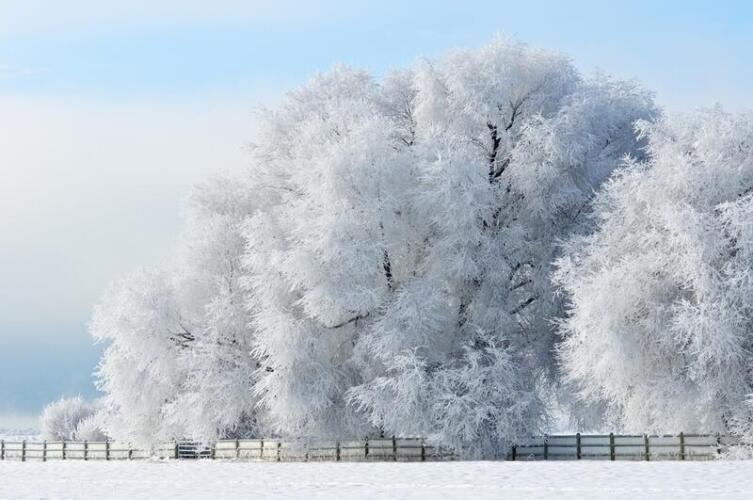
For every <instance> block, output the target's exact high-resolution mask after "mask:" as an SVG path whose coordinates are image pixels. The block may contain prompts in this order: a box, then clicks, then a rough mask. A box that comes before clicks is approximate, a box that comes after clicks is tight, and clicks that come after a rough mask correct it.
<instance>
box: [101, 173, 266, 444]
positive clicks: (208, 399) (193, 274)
mask: <svg viewBox="0 0 753 500" xmlns="http://www.w3.org/2000/svg"><path fill="white" fill-rule="evenodd" d="M251 194H252V191H250V190H249V189H247V188H246V187H245V185H244V183H243V182H242V180H241V179H236V178H232V177H229V176H223V177H218V178H215V179H213V180H212V181H210V182H207V183H206V184H203V185H200V186H197V188H196V190H195V193H194V195H193V197H192V198H191V200H190V203H189V206H188V217H187V219H188V227H187V229H186V231H185V234H184V236H183V238H182V240H181V244H180V246H179V248H180V251H179V252H178V254H177V256H176V258H175V259H174V260H173V262H171V263H170V265H168V266H165V267H164V268H162V269H153V270H141V271H138V272H136V273H134V274H132V275H131V276H128V277H127V278H124V279H122V280H120V281H118V282H116V283H114V284H113V285H112V286H111V287H110V289H109V290H108V292H107V293H106V294H105V296H104V298H103V300H102V303H101V304H100V305H99V306H97V308H96V309H95V314H94V318H93V320H92V323H91V332H92V334H93V335H94V337H95V338H96V339H98V340H104V341H108V342H109V343H110V345H109V346H108V348H107V350H106V351H105V354H104V356H103V358H102V361H101V362H100V366H99V369H98V372H97V375H98V381H99V385H100V389H101V390H102V391H103V392H105V397H104V402H105V410H106V411H105V412H104V416H103V421H104V425H105V428H106V430H107V432H108V434H109V435H112V436H113V437H116V438H118V439H128V440H132V441H136V442H145V443H150V442H154V441H156V440H162V439H172V438H175V437H192V438H197V439H202V440H209V439H216V438H218V437H226V436H235V435H249V434H253V433H254V432H255V431H256V428H257V425H258V421H257V418H256V414H255V402H256V399H255V397H254V395H253V393H252V389H253V381H252V374H253V372H254V371H255V370H256V368H257V366H256V360H255V359H254V358H253V356H252V355H251V341H252V339H253V330H252V329H251V328H250V326H249V324H250V318H249V313H248V311H247V310H246V305H245V303H246V302H247V299H246V298H245V292H244V291H243V289H242V287H241V286H240V280H241V277H242V276H241V273H240V257H241V254H242V252H243V250H244V248H245V244H244V243H245V242H244V240H243V238H242V236H241V224H242V222H243V220H244V219H245V217H247V216H248V215H249V214H250V213H251V210H252V206H251V205H250V201H249V200H250V196H251Z"/></svg>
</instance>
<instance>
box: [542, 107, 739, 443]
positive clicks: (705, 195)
mask: <svg viewBox="0 0 753 500" xmlns="http://www.w3.org/2000/svg"><path fill="white" fill-rule="evenodd" d="M640 131H641V134H642V135H643V136H645V137H647V138H648V141H649V147H648V153H649V157H650V158H649V159H648V160H646V161H643V162H635V161H629V162H628V164H627V167H626V168H625V169H624V170H622V171H621V173H620V174H619V175H618V176H616V177H615V178H614V179H613V180H611V181H609V182H608V183H607V185H606V186H605V187H604V188H603V189H602V191H601V192H600V193H599V194H598V196H597V198H596V200H595V202H594V210H593V220H594V222H595V224H596V225H597V226H598V229H597V231H596V232H595V233H593V234H592V235H588V236H581V237H577V238H574V239H573V240H572V241H570V242H569V243H568V244H567V246H566V255H565V256H564V257H563V258H562V259H560V260H559V262H558V271H557V273H556V281H557V283H559V285H560V286H562V288H563V289H564V291H565V292H566V296H567V299H568V303H569V306H568V316H567V319H566V320H565V321H563V322H562V325H561V326H562V332H563V334H564V343H563V345H562V347H561V359H562V362H563V366H564V369H565V371H566V373H567V375H568V377H569V379H570V380H571V381H572V382H573V383H575V384H577V386H578V387H579V388H580V389H581V393H582V396H583V397H584V398H585V399H587V400H596V401H603V402H605V404H606V405H607V407H608V409H609V414H610V415H611V417H612V418H613V419H614V421H616V422H618V423H619V424H620V425H621V426H622V427H623V428H624V429H626V430H633V431H638V432H646V431H650V430H656V431H669V432H677V431H681V430H684V431H686V432H687V431H703V432H709V431H722V430H728V429H729V428H730V427H731V426H732V425H733V424H735V423H737V424H738V425H742V426H743V427H746V426H747V427H748V429H750V428H751V427H753V426H752V425H751V421H753V420H751V419H750V413H749V411H748V409H747V407H746V405H745V400H746V399H747V398H748V397H749V395H750V394H751V393H752V392H753V378H751V369H750V368H751V366H753V358H752V354H751V353H753V351H752V350H751V347H753V334H751V332H752V331H753V274H752V273H751V269H752V267H751V264H752V263H753V114H751V113H748V114H742V115H730V114H727V113H724V112H723V111H722V110H720V109H719V108H714V109H703V110H700V111H697V112H694V113H691V114H687V115H678V116H674V117H672V118H671V119H664V120H661V121H659V122H658V123H655V124H650V123H643V124H642V125H641V126H640Z"/></svg>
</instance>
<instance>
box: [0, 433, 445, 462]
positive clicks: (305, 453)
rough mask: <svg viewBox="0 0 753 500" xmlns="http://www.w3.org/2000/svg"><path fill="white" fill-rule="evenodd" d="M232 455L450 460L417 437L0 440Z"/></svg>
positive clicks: (84, 450)
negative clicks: (141, 443)
mask: <svg viewBox="0 0 753 500" xmlns="http://www.w3.org/2000/svg"><path fill="white" fill-rule="evenodd" d="M147 458H163V459H194V458H209V459H234V460H249V461H261V462H314V461H338V462H339V461H342V462H359V461H361V462H363V461H375V462H383V461H396V462H420V461H437V460H451V459H452V458H453V457H452V455H451V454H450V453H449V452H447V451H446V450H443V449H441V448H439V447H435V446H432V445H429V444H427V443H426V442H425V441H424V440H423V439H419V438H406V439H401V438H368V439H353V440H344V441H311V440H308V441H303V440H299V441H282V440H278V439H241V440H222V441H217V442H215V443H212V444H211V445H209V446H204V445H201V444H200V443H195V442H188V441H179V442H172V443H164V444H161V445H159V446H156V447H154V448H150V449H146V448H139V447H133V446H131V445H130V444H128V443H123V442H118V441H97V442H94V441H91V442H88V441H55V442H52V441H49V442H48V441H0V460H20V461H27V460H40V461H47V460H138V459H147Z"/></svg>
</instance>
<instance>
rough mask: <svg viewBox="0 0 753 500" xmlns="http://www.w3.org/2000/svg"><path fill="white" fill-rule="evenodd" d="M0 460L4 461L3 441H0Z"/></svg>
mask: <svg viewBox="0 0 753 500" xmlns="http://www.w3.org/2000/svg"><path fill="white" fill-rule="evenodd" d="M0 460H5V440H4V439H0Z"/></svg>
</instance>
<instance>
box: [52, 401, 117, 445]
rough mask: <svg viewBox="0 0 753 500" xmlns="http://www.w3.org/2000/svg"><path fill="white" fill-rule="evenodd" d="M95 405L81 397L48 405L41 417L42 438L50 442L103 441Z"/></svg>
mask: <svg viewBox="0 0 753 500" xmlns="http://www.w3.org/2000/svg"><path fill="white" fill-rule="evenodd" d="M96 411H97V407H96V405H95V404H93V403H91V402H89V401H86V400H85V399H84V398H82V397H81V396H76V397H72V398H61V399H59V400H57V401H54V402H52V403H50V404H48V405H47V406H46V407H45V408H44V410H43V411H42V415H41V417H40V420H39V423H40V430H41V433H42V438H43V439H46V440H49V441H62V440H74V439H94V440H98V439H102V438H104V435H103V434H102V432H101V430H100V429H99V427H98V425H97V423H96V420H95V413H96Z"/></svg>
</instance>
